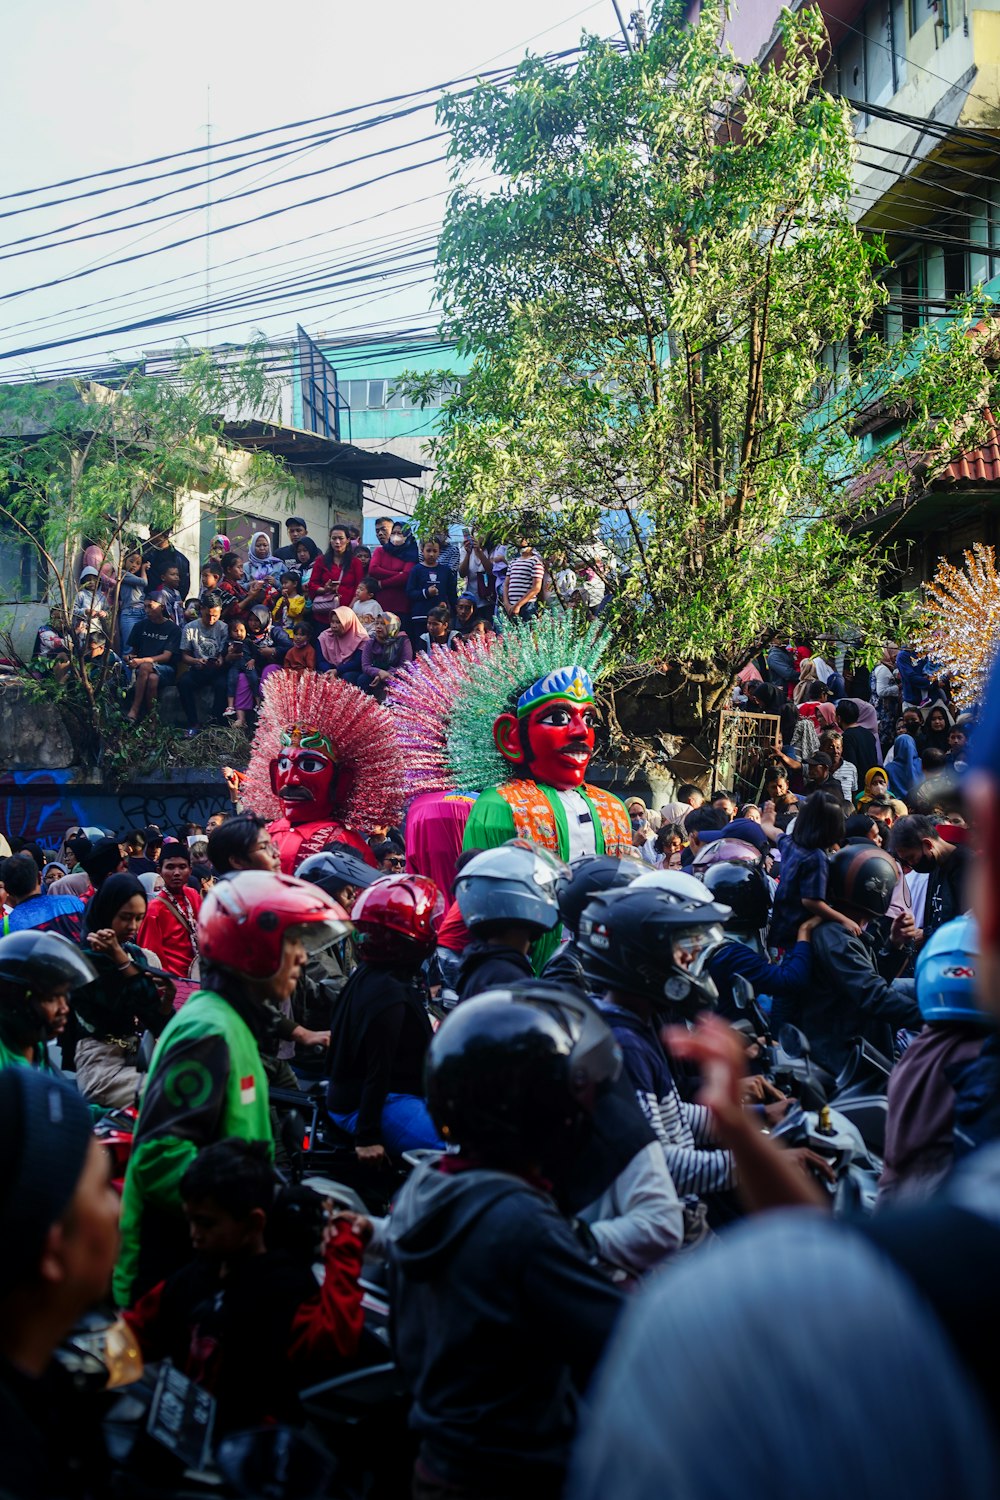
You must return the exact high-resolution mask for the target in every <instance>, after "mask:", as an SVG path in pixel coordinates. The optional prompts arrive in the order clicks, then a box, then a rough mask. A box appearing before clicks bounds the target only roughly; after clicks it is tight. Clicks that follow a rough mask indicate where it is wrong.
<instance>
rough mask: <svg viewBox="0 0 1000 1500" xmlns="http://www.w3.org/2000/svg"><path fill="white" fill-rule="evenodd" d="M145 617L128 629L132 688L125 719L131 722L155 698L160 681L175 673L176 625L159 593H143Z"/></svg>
mask: <svg viewBox="0 0 1000 1500" xmlns="http://www.w3.org/2000/svg"><path fill="white" fill-rule="evenodd" d="M145 607H146V618H145V620H141V621H140V622H139V624H138V625H137V626H136V627H135V629H134V630H133V631H132V638H131V640H130V641H129V649H128V655H127V656H126V658H125V662H126V665H127V666H128V667H130V668H131V669H132V671H134V673H135V691H134V693H133V695H132V707H131V708H130V709H129V711H128V715H127V717H128V719H129V720H130V721H131V723H133V724H135V723H136V722H137V721H138V719H139V716H140V715H141V713H142V711H143V709H144V708H146V709H151V708H152V707H153V704H154V703H155V702H156V698H157V694H158V693H159V690H160V684H161V683H165V684H167V685H169V684H170V683H172V682H173V681H174V680H175V678H176V675H177V672H176V667H177V653H178V652H179V651H180V647H181V632H180V627H179V626H177V625H175V624H174V622H173V621H172V620H168V619H167V612H166V610H165V609H164V606H163V596H162V595H161V594H158V593H157V594H147V595H146V606H145Z"/></svg>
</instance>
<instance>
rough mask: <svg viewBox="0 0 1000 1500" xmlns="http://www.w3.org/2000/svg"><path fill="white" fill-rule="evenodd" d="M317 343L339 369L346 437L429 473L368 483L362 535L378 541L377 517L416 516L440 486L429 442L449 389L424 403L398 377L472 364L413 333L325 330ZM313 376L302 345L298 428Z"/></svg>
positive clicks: (296, 381)
mask: <svg viewBox="0 0 1000 1500" xmlns="http://www.w3.org/2000/svg"><path fill="white" fill-rule="evenodd" d="M312 342H313V343H314V345H315V347H316V348H317V349H319V350H320V351H321V352H322V355H323V358H324V359H325V360H326V361H327V362H328V364H329V366H330V367H331V369H332V370H334V371H335V372H336V389H337V412H338V422H339V428H340V433H341V436H342V437H346V439H347V441H348V442H350V443H351V444H352V445H353V446H354V447H355V448H358V449H360V450H361V451H362V452H365V453H369V454H372V455H381V454H384V453H387V452H391V453H393V454H395V455H397V456H398V457H399V458H400V459H403V460H407V461H409V462H410V463H412V464H415V465H419V466H420V467H421V468H422V469H423V470H424V472H423V474H422V476H421V477H420V478H419V480H414V479H413V478H412V476H407V475H404V474H399V475H395V474H394V475H392V476H388V475H387V476H386V478H377V479H372V480H370V481H369V482H368V483H366V485H365V496H364V517H365V525H364V535H365V540H366V541H369V542H373V541H374V540H375V530H374V525H375V517H376V516H377V515H400V516H409V515H412V513H413V508H414V506H415V504H416V502H417V500H418V498H419V496H420V494H421V493H422V492H423V491H424V490H426V489H429V488H430V486H431V485H432V484H433V483H434V456H433V453H432V451H431V442H432V440H433V438H434V435H435V433H436V432H437V431H438V427H439V423H440V418H441V408H442V403H443V401H444V400H445V398H446V396H447V394H448V392H449V390H450V388H451V387H450V384H449V383H448V382H447V381H442V382H440V383H436V384H435V385H434V386H433V389H432V391H431V392H430V394H429V399H428V400H427V401H426V402H425V403H423V404H421V403H420V402H415V401H412V400H410V398H409V397H408V396H406V395H404V394H403V392H402V390H401V389H399V387H398V384H397V382H398V381H399V378H400V376H401V375H402V374H403V373H404V372H411V373H416V374H421V375H423V374H432V373H433V372H435V371H438V370H443V371H449V372H453V373H454V374H456V375H458V376H461V375H462V374H464V373H465V371H466V370H467V368H468V362H467V361H465V360H462V359H461V358H460V357H459V355H458V354H457V352H456V351H455V349H454V348H452V347H450V346H448V345H446V344H442V343H441V342H439V341H438V340H437V339H434V338H430V339H428V338H426V337H423V336H416V335H409V334H399V335H395V336H393V335H387V336H384V337H382V338H379V339H371V340H357V339H351V340H348V339H337V338H336V336H334V335H328V334H322V333H320V334H317V335H316V337H315V340H314V341H312ZM311 378H313V381H314V377H312V376H311V372H310V360H309V357H308V353H307V351H305V350H303V351H301V352H300V356H299V358H298V359H297V361H296V362H295V365H294V369H293V375H292V387H291V410H292V421H293V422H295V423H296V424H297V425H300V426H304V425H307V414H308V410H309V401H308V398H307V396H306V395H304V392H305V391H306V390H307V388H308V385H309V383H310V379H311ZM314 383H315V382H314Z"/></svg>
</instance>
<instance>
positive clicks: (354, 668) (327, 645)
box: [316, 604, 368, 685]
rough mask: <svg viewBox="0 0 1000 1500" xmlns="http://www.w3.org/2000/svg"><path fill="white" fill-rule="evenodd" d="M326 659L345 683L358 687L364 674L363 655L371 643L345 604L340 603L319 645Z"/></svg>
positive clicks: (318, 642) (354, 615) (365, 631)
mask: <svg viewBox="0 0 1000 1500" xmlns="http://www.w3.org/2000/svg"><path fill="white" fill-rule="evenodd" d="M316 644H317V646H318V647H319V650H320V654H321V656H322V657H323V660H324V661H325V662H326V663H327V665H328V666H329V667H331V668H332V669H333V670H334V671H335V672H336V674H337V676H338V677H340V678H342V679H343V681H344V682H353V683H354V684H355V685H357V682H358V679H359V678H360V676H361V675H362V667H361V652H362V649H363V648H364V647H365V646H366V645H367V644H368V632H367V630H366V629H365V627H364V626H363V625H362V623H361V621H360V620H359V619H358V617H357V615H356V614H355V613H354V611H353V609H348V607H347V605H346V604H339V605H338V606H337V608H336V609H335V610H334V611H333V613H332V615H331V616H330V623H329V625H328V626H327V628H326V630H324V631H323V632H322V634H321V635H320V637H319V640H318V641H317V642H316Z"/></svg>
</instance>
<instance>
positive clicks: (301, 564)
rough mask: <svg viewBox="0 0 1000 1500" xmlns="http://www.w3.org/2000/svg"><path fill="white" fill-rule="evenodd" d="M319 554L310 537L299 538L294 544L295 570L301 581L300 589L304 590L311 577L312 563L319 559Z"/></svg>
mask: <svg viewBox="0 0 1000 1500" xmlns="http://www.w3.org/2000/svg"><path fill="white" fill-rule="evenodd" d="M319 555H320V552H319V548H318V547H317V545H316V543H315V542H314V541H313V539H312V537H311V536H300V537H299V539H298V541H297V542H296V543H295V568H296V571H297V572H298V574H299V577H300V578H301V579H302V587H303V589H306V588H307V587H308V585H309V580H310V578H311V577H312V570H313V563H314V562H315V561H316V559H317V557H319Z"/></svg>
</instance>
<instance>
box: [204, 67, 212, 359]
mask: <svg viewBox="0 0 1000 1500" xmlns="http://www.w3.org/2000/svg"><path fill="white" fill-rule="evenodd" d="M205 134H206V136H207V138H208V147H207V150H206V151H205V346H206V348H207V347H208V346H209V345H210V344H211V342H212V311H211V301H210V298H211V293H212V85H211V84H208V85H207V87H206V94H205Z"/></svg>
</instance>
